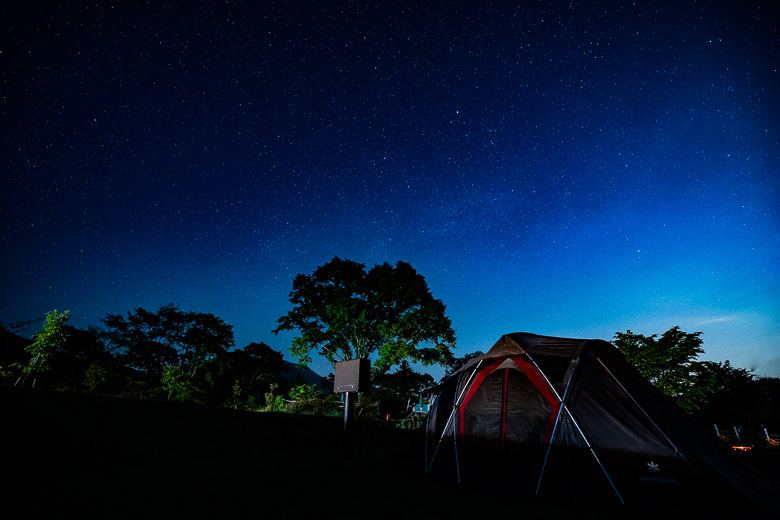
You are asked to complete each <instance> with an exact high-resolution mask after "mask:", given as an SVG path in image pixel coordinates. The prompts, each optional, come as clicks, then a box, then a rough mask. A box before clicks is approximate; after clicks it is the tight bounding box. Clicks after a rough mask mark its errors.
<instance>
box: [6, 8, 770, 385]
mask: <svg viewBox="0 0 780 520" xmlns="http://www.w3.org/2000/svg"><path fill="white" fill-rule="evenodd" d="M10 4H11V5H8V4H7V3H4V5H3V6H2V7H0V12H2V19H3V30H2V34H3V36H2V40H1V43H0V46H1V47H0V63H2V70H1V71H0V72H1V73H2V103H3V117H2V121H1V122H0V125H2V127H1V129H2V135H3V138H2V140H0V141H1V142H0V157H1V159H2V164H3V166H4V172H3V176H2V190H0V191H1V193H0V201H2V206H1V208H0V215H2V221H1V222H0V224H1V226H0V230H1V232H0V233H1V239H2V241H1V242H0V273H2V274H1V275H0V276H2V278H1V279H0V282H1V286H0V291H1V292H0V320H2V322H3V323H6V324H8V323H12V322H15V321H20V320H28V319H32V318H36V317H41V316H43V315H44V314H45V313H46V312H47V311H50V310H52V309H59V310H64V309H69V310H70V311H71V314H72V318H71V322H70V323H71V324H72V325H74V326H77V327H82V328H86V327H87V326H88V325H99V324H100V319H101V318H103V317H105V315H106V314H107V313H112V314H115V313H119V314H124V313H126V312H128V311H131V310H133V309H135V308H137V307H143V308H145V309H148V310H156V309H158V308H159V306H160V305H163V304H166V303H169V302H173V303H174V304H176V305H178V306H179V307H180V308H182V309H183V310H193V311H198V312H208V313H213V314H215V315H216V316H219V317H220V318H222V319H223V320H224V321H225V322H227V323H229V324H231V325H233V328H234V332H235V337H236V345H237V346H238V347H243V346H245V345H247V344H248V343H249V342H252V341H255V342H261V341H262V342H266V343H267V344H269V345H270V346H271V347H273V348H275V349H276V350H280V351H284V352H286V348H287V347H288V346H289V342H290V340H291V339H292V337H293V335H292V334H280V335H279V336H274V335H273V334H272V333H271V332H270V331H271V330H272V329H273V328H274V327H275V326H276V319H277V318H279V317H280V316H282V315H283V314H284V313H285V312H286V311H287V310H289V309H291V308H292V307H291V304H290V302H289V299H288V298H289V292H290V290H291V289H292V280H293V277H294V276H295V275H296V274H299V273H305V274H309V273H311V272H312V271H314V269H316V268H317V266H320V265H323V264H324V263H326V262H328V261H329V260H331V259H332V258H333V257H334V256H338V257H340V258H347V259H350V260H354V261H358V262H361V263H365V264H366V265H367V266H368V267H371V266H373V265H375V264H379V263H383V262H389V263H391V264H394V263H396V262H397V261H399V260H403V261H406V262H409V263H410V264H412V266H413V267H415V269H417V271H418V272H419V273H421V274H422V275H423V276H424V277H425V278H426V280H427V281H428V284H429V286H430V289H431V292H432V293H433V295H434V297H436V298H439V299H441V300H442V301H443V302H444V303H445V305H446V306H447V313H448V315H449V317H450V318H451V319H452V322H453V327H454V328H455V329H456V331H457V332H456V335H457V345H458V348H457V351H456V355H464V354H466V353H468V352H471V351H474V350H483V351H485V350H487V349H489V348H490V346H491V345H492V344H493V343H494V342H495V341H496V340H497V339H498V338H499V337H500V336H501V334H504V333H510V332H520V331H522V332H532V333H536V334H544V335H552V336H566V337H580V338H600V339H606V340H610V339H612V337H613V336H614V334H615V332H618V331H621V332H624V331H626V330H631V331H633V332H636V333H640V334H646V335H650V334H661V333H663V332H664V331H666V330H668V329H670V328H672V327H674V326H680V327H681V328H682V330H684V331H686V332H696V331H701V332H703V335H702V336H701V337H702V339H703V340H704V344H703V346H704V349H705V350H706V352H707V354H706V355H705V356H704V359H708V360H713V361H725V360H726V359H729V360H731V362H732V364H733V365H735V366H737V367H741V368H749V369H754V370H755V372H756V373H757V374H759V375H767V376H774V377H780V276H779V274H780V270H779V269H778V266H780V144H779V143H780V135H779V134H780V117H779V115H780V73H778V67H780V31H778V27H780V24H778V23H777V22H778V19H780V8H779V7H778V5H779V4H778V3H777V2H775V1H756V0H746V1H742V2H730V1H729V2H726V1H723V2H720V1H710V0H708V1H706V2H705V1H700V2H694V1H690V0H671V1H658V2H625V1H587V2H555V1H534V0H528V1H522V2H515V3H504V2H493V3H491V2H478V1H473V2H472V1H468V2H463V1H451V2H425V1H422V2H417V1H415V2H411V1H404V0H397V1H392V2H368V1H337V0H328V1H324V0H299V1H289V2H288V1H263V2H256V1H252V2H238V1H231V0H228V1H224V0H222V1H219V2H217V1H210V2H206V1H198V0H188V1H181V2H170V3H169V2H163V1H160V2H157V1H154V2H132V1H131V2H110V1H100V0H98V1H93V2H79V1H75V2H57V3H55V2H29V1H28V2H18V1H12V2H10ZM36 330H39V325H36V326H33V327H31V328H30V329H29V330H28V331H26V332H25V333H24V334H25V335H27V336H31V335H32V334H33V333H34V332H35V331H36ZM287 358H288V359H291V358H290V357H289V354H288V355H287ZM311 368H313V369H314V370H315V371H318V372H320V373H322V374H323V375H324V374H327V373H328V371H330V370H331V369H330V368H328V367H327V366H326V365H325V364H324V363H323V362H322V361H321V360H315V362H314V363H313V364H312V366H311ZM437 370H438V369H437ZM437 370H434V371H433V372H432V373H433V374H434V376H438V375H441V374H443V371H440V370H439V371H437Z"/></svg>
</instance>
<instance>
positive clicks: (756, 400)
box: [695, 360, 772, 427]
mask: <svg viewBox="0 0 780 520" xmlns="http://www.w3.org/2000/svg"><path fill="white" fill-rule="evenodd" d="M703 365H704V367H705V368H706V370H707V371H708V372H709V373H710V374H712V378H713V387H712V392H711V393H710V395H708V396H707V402H706V403H704V404H703V405H702V406H701V408H700V409H699V410H697V412H696V414H695V415H696V417H697V418H699V420H700V421H702V422H703V423H706V424H721V425H724V426H729V427H734V426H742V425H745V426H752V427H758V426H760V425H762V424H765V423H766V421H767V420H768V419H769V417H770V415H771V412H772V404H771V403H772V400H771V398H770V397H769V391H768V389H767V387H766V386H765V384H764V381H762V380H760V379H759V378H757V377H756V376H755V375H753V374H752V373H751V372H750V370H746V369H744V368H736V367H733V366H731V362H729V361H728V360H727V361H726V362H725V363H714V362H711V361H705V362H704V363H703Z"/></svg>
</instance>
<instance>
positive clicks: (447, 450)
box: [425, 333, 780, 514]
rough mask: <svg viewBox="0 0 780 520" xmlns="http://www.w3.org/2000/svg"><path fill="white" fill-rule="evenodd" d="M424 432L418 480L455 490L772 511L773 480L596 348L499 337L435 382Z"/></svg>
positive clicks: (593, 343) (777, 507)
mask: <svg viewBox="0 0 780 520" xmlns="http://www.w3.org/2000/svg"><path fill="white" fill-rule="evenodd" d="M425 433H426V439H427V441H426V444H427V446H426V470H427V471H429V472H439V473H442V472H444V473H447V472H450V474H454V475H455V476H457V478H458V480H465V481H469V480H471V481H482V482H484V481H486V480H490V479H493V480H496V479H498V478H503V479H505V482H511V483H512V489H513V490H515V492H525V493H529V494H532V495H543V496H550V495H552V496H565V497H566V498H568V499H573V500H597V499H598V500H605V501H607V502H609V501H613V502H616V503H622V504H628V505H634V506H640V507H651V508H658V507H663V505H664V504H666V505H668V506H671V507H673V508H679V507H687V508H689V509H690V508H694V509H695V508H696V507H699V505H701V504H700V503H704V502H706V503H707V504H708V505H710V506H712V507H716V506H715V504H717V503H718V499H719V498H720V499H723V500H727V499H726V498H725V497H730V496H736V497H741V499H743V501H744V503H745V504H747V506H746V507H755V508H756V511H759V512H760V511H763V512H765V513H769V514H776V513H778V512H780V489H778V484H777V482H775V481H773V480H771V479H769V478H767V477H765V476H764V475H761V474H760V473H758V472H757V471H755V470H754V469H752V468H751V467H750V466H748V465H747V464H745V463H744V461H742V460H739V459H738V458H737V457H736V455H735V454H734V453H732V450H731V449H730V448H729V447H728V446H726V445H725V444H723V443H722V442H721V441H719V440H718V439H716V438H715V437H714V436H713V435H712V434H711V433H710V432H708V431H707V430H706V429H705V428H703V427H702V426H701V425H699V424H698V423H697V422H696V421H695V420H693V419H692V418H691V417H690V416H689V415H688V414H687V413H686V412H684V411H683V410H682V409H680V408H679V407H678V406H677V405H675V404H674V403H673V402H672V401H671V400H670V399H668V398H667V397H666V396H664V395H663V394H662V393H661V392H660V391H658V390H657V389H656V388H655V387H654V386H653V385H652V384H651V383H649V382H648V381H647V380H646V379H645V378H644V377H642V376H641V374H640V373H639V372H638V371H637V370H636V369H634V368H633V367H631V366H630V365H629V364H628V363H627V362H626V360H625V358H624V357H623V356H622V354H620V352H619V351H618V350H617V349H616V348H615V347H614V346H613V345H611V344H609V343H607V342H605V341H601V340H583V339H569V338H555V337H549V336H539V335H535V334H529V333H514V334H507V335H504V336H502V337H501V338H500V339H499V340H498V341H497V342H496V343H495V344H494V345H493V347H492V348H491V349H490V350H489V351H488V352H487V353H486V354H484V355H482V356H479V357H477V358H474V359H471V360H469V361H468V362H467V363H466V364H465V365H464V366H463V367H462V368H460V369H459V370H458V371H456V372H455V373H454V374H451V375H450V376H448V377H447V378H445V379H444V380H443V381H442V383H441V385H440V387H439V391H438V394H437V396H436V399H435V400H434V403H433V405H432V407H431V411H430V413H429V415H428V422H427V425H426V427H425ZM520 483H523V485H522V486H520V485H519V484H520ZM697 500H698V502H697Z"/></svg>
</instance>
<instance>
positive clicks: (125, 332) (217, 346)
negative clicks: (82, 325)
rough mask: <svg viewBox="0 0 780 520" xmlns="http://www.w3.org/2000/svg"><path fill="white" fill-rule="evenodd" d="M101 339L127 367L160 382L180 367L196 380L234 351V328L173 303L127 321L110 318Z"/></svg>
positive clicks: (130, 314)
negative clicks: (169, 370) (165, 371)
mask: <svg viewBox="0 0 780 520" xmlns="http://www.w3.org/2000/svg"><path fill="white" fill-rule="evenodd" d="M101 321H102V323H103V330H102V331H101V333H100V336H101V338H102V339H103V340H104V341H105V342H106V344H107V347H108V348H109V350H110V351H111V352H113V353H114V354H115V355H116V356H117V357H118V358H119V359H120V360H121V361H122V362H123V363H125V365H126V366H128V367H130V368H133V369H136V370H141V371H143V372H145V373H146V374H147V375H149V376H151V377H154V378H157V379H159V378H160V377H161V376H162V374H163V369H164V368H165V367H171V366H177V367H181V369H182V370H183V371H184V372H185V373H186V374H187V375H188V376H189V377H190V378H194V377H195V376H196V374H197V373H198V371H199V370H201V369H203V368H204V367H205V366H206V365H207V364H208V363H210V362H212V361H214V360H215V358H217V357H218V356H220V355H221V354H223V353H224V352H225V351H226V350H228V349H230V348H232V347H233V346H234V345H235V343H234V340H233V327H232V326H231V325H227V324H226V323H225V322H223V321H222V320H221V319H220V318H217V317H216V316H214V315H213V314H207V313H200V312H184V311H182V310H180V309H179V308H178V307H176V306H175V305H173V304H172V303H170V304H168V305H163V306H161V307H160V309H159V310H158V311H157V312H156V313H155V312H150V311H147V310H145V309H142V308H140V307H139V308H137V309H135V312H128V313H127V318H125V317H124V316H122V315H119V314H108V315H107V316H106V317H105V318H103V319H102V320H101Z"/></svg>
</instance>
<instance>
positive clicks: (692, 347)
mask: <svg viewBox="0 0 780 520" xmlns="http://www.w3.org/2000/svg"><path fill="white" fill-rule="evenodd" d="M701 334H702V333H701V332H694V333H687V332H683V331H681V330H680V327H673V328H671V329H669V330H667V331H666V332H664V333H663V334H662V335H661V337H660V338H659V337H658V335H657V334H653V335H652V336H643V335H642V334H634V333H633V332H631V331H630V330H627V331H626V332H616V333H615V338H614V339H613V340H612V343H613V344H614V345H615V346H616V347H617V348H618V350H619V351H620V352H621V353H622V354H623V355H624V356H625V357H626V359H627V360H628V362H629V363H630V364H632V365H633V366H634V367H636V368H637V369H638V370H639V372H641V373H642V375H643V376H645V377H646V378H647V379H648V380H649V381H650V382H651V383H653V384H654V385H655V386H656V388H658V389H659V390H661V391H662V392H663V393H664V394H666V395H668V396H669V397H671V398H672V400H674V401H675V402H676V403H677V404H678V405H680V406H681V407H682V408H684V409H685V410H686V411H688V412H692V411H694V410H696V409H698V408H699V407H700V405H701V404H702V403H704V402H706V400H707V396H708V395H709V393H710V392H711V391H712V387H713V376H712V374H711V372H710V371H709V370H707V366H706V365H704V363H703V362H701V361H697V359H698V357H699V355H700V354H704V349H703V348H702V346H701V345H702V340H701V338H700V337H699V336H701Z"/></svg>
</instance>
